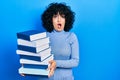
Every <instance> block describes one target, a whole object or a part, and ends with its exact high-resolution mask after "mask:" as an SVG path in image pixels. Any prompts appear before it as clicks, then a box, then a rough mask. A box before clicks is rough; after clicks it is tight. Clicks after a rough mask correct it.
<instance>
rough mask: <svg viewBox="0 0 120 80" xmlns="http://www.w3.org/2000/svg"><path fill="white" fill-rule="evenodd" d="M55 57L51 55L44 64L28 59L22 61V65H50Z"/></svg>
mask: <svg viewBox="0 0 120 80" xmlns="http://www.w3.org/2000/svg"><path fill="white" fill-rule="evenodd" d="M53 59H54V56H53V54H51V56H49V57H48V58H46V59H45V60H43V61H42V62H40V61H34V60H28V59H20V63H21V64H33V65H48V64H49V61H51V60H53Z"/></svg>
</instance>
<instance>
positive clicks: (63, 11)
mask: <svg viewBox="0 0 120 80" xmlns="http://www.w3.org/2000/svg"><path fill="white" fill-rule="evenodd" d="M58 12H59V14H60V15H65V27H64V31H66V32H67V31H69V30H70V29H71V28H72V27H73V23H74V17H75V13H74V12H73V11H72V10H71V8H70V6H67V5H66V4H65V3H51V4H49V5H48V7H47V9H46V10H45V11H44V12H43V14H42V17H41V19H42V25H43V27H44V28H45V29H46V30H47V31H48V32H52V31H53V29H54V27H53V23H52V17H53V15H56V14H57V13H58Z"/></svg>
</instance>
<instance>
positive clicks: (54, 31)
mask: <svg viewBox="0 0 120 80" xmlns="http://www.w3.org/2000/svg"><path fill="white" fill-rule="evenodd" d="M64 32H65V31H64V30H62V31H56V30H53V33H56V34H62V33H64Z"/></svg>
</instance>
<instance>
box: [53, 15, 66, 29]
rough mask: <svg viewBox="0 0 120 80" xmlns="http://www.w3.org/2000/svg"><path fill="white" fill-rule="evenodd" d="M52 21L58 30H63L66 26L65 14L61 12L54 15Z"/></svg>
mask: <svg viewBox="0 0 120 80" xmlns="http://www.w3.org/2000/svg"><path fill="white" fill-rule="evenodd" d="M52 22H53V26H54V29H55V30H56V31H62V30H64V27H65V15H60V14H59V13H58V14H56V15H53V17H52Z"/></svg>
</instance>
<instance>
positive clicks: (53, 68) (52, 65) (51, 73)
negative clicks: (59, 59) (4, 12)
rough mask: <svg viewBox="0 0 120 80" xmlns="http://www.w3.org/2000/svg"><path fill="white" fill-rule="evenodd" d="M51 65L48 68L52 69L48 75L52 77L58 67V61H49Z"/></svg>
mask: <svg viewBox="0 0 120 80" xmlns="http://www.w3.org/2000/svg"><path fill="white" fill-rule="evenodd" d="M49 63H50V66H49V67H48V70H50V72H49V75H48V77H51V76H52V75H53V74H54V70H55V69H56V62H55V61H54V60H51V61H49Z"/></svg>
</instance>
